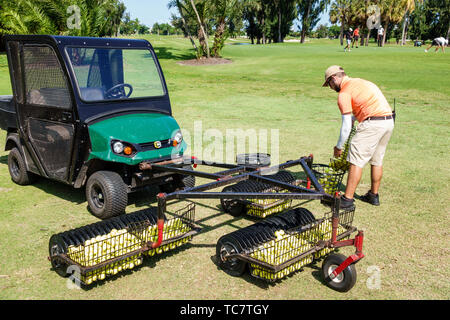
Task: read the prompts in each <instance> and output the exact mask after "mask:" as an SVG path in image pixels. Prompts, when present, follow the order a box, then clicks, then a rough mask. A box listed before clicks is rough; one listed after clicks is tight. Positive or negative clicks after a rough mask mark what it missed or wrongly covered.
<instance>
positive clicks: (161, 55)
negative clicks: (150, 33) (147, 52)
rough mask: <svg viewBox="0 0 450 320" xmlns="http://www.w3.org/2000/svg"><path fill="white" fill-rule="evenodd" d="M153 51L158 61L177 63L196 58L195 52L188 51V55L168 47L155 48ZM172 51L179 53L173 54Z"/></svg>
mask: <svg viewBox="0 0 450 320" xmlns="http://www.w3.org/2000/svg"><path fill="white" fill-rule="evenodd" d="M154 50H155V52H156V56H157V57H158V59H167V60H175V61H179V60H190V59H195V58H196V55H195V51H194V50H193V49H190V50H189V51H188V53H186V51H179V50H175V49H173V48H170V47H155V48H154ZM174 51H177V52H179V53H176V54H174Z"/></svg>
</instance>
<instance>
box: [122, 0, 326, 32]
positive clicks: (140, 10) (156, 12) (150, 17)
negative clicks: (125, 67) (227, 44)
mask: <svg viewBox="0 0 450 320" xmlns="http://www.w3.org/2000/svg"><path fill="white" fill-rule="evenodd" d="M122 2H123V3H124V4H125V6H126V7H127V12H129V13H130V16H131V19H136V18H138V19H139V21H140V22H141V23H143V24H145V25H147V26H149V27H151V26H153V24H154V23H155V22H158V23H165V22H167V23H168V22H170V17H171V14H172V13H175V14H176V13H177V10H176V9H170V10H169V9H168V8H167V4H168V3H169V0H144V1H143V0H122ZM294 24H295V29H297V27H296V25H297V24H298V22H295V23H294ZM320 24H325V25H330V22H329V19H328V13H326V14H324V15H323V16H322V19H321V21H319V23H318V24H317V26H319V25H320Z"/></svg>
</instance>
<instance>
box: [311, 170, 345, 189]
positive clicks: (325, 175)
mask: <svg viewBox="0 0 450 320" xmlns="http://www.w3.org/2000/svg"><path fill="white" fill-rule="evenodd" d="M312 171H313V173H314V175H315V176H316V178H317V180H318V181H319V183H320V184H321V185H322V187H323V189H324V191H325V192H326V193H328V194H331V195H334V194H335V193H336V192H337V191H339V190H340V188H341V185H342V180H343V178H344V175H345V171H342V170H334V169H333V168H331V167H330V166H329V165H326V164H319V163H316V164H313V165H312Z"/></svg>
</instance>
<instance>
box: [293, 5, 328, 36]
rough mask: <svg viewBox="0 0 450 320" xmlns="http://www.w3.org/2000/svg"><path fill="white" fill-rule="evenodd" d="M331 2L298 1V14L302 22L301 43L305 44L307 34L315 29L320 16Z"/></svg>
mask: <svg viewBox="0 0 450 320" xmlns="http://www.w3.org/2000/svg"><path fill="white" fill-rule="evenodd" d="M329 3H330V0H297V9H298V13H299V15H300V16H301V20H302V31H301V40H300V43H304V42H305V38H306V33H307V32H309V31H310V30H311V29H312V28H314V27H315V25H316V24H317V22H318V21H319V16H320V14H321V13H322V12H323V11H324V10H325V9H326V7H327V6H328V4H329Z"/></svg>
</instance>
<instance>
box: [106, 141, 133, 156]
mask: <svg viewBox="0 0 450 320" xmlns="http://www.w3.org/2000/svg"><path fill="white" fill-rule="evenodd" d="M111 147H112V150H113V151H114V153H115V154H118V155H122V156H131V155H133V154H134V153H136V150H135V149H134V147H133V146H132V145H131V144H129V143H126V142H122V141H112V142H111Z"/></svg>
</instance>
